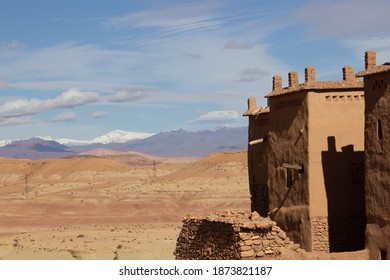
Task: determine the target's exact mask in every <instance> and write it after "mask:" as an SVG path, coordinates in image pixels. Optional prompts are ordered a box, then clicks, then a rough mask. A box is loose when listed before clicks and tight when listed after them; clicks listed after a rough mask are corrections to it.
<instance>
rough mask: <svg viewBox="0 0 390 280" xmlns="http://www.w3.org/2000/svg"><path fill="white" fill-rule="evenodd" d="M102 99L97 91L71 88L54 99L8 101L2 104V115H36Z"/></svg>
mask: <svg viewBox="0 0 390 280" xmlns="http://www.w3.org/2000/svg"><path fill="white" fill-rule="evenodd" d="M99 100H100V95H99V94H98V93H96V92H82V91H80V90H78V89H76V88H75V89H70V90H68V91H66V92H63V93H61V94H60V95H58V96H57V97H55V98H52V99H43V100H42V99H38V98H32V99H16V100H11V101H6V102H5V103H3V104H2V105H0V117H6V118H9V117H21V116H27V115H35V114H37V113H40V112H44V111H47V110H52V109H57V108H73V107H76V106H81V105H85V104H89V103H95V102H98V101H99Z"/></svg>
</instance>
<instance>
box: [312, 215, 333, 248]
mask: <svg viewBox="0 0 390 280" xmlns="http://www.w3.org/2000/svg"><path fill="white" fill-rule="evenodd" d="M311 225H312V235H313V236H312V242H313V247H312V250H313V252H329V234H328V232H329V229H328V217H314V218H312V219H311Z"/></svg>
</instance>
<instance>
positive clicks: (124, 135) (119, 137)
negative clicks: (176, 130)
mask: <svg viewBox="0 0 390 280" xmlns="http://www.w3.org/2000/svg"><path fill="white" fill-rule="evenodd" d="M152 135H154V133H145V132H130V131H125V130H119V129H117V130H113V131H110V132H108V133H107V134H104V135H102V136H99V137H96V138H94V139H93V140H92V141H91V142H92V143H101V144H109V143H126V142H129V141H131V140H135V139H145V138H148V137H150V136H152Z"/></svg>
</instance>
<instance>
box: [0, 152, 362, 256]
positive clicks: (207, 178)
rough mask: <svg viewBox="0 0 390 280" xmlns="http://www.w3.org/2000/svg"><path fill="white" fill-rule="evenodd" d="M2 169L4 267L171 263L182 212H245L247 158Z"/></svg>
mask: <svg viewBox="0 0 390 280" xmlns="http://www.w3.org/2000/svg"><path fill="white" fill-rule="evenodd" d="M1 166H2V169H1V171H0V194H1V198H0V200H1V211H0V259H58V260H66V259H96V260H113V259H127V260H132V259H133V260H135V259H174V257H175V256H174V255H173V251H174V250H175V246H176V240H177V237H178V234H179V232H180V228H181V225H182V224H181V220H182V218H183V217H184V216H186V215H187V214H200V215H207V214H210V213H213V212H219V211H223V210H231V211H232V210H233V211H234V210H241V211H247V210H248V209H250V202H249V201H250V198H249V192H248V178H247V159H246V152H231V153H217V154H212V155H210V156H208V157H205V158H201V159H199V158H157V157H151V156H148V155H145V154H140V153H130V152H129V153H125V154H124V153H117V152H113V151H109V150H103V149H99V150H94V151H92V152H90V153H88V154H84V155H81V156H77V157H71V158H64V159H50V160H36V161H31V160H12V159H1ZM281 258H287V259H367V258H368V254H367V252H366V251H365V250H364V251H359V252H354V253H337V254H320V253H316V254H314V253H306V252H302V253H300V254H299V255H298V254H297V255H285V256H281Z"/></svg>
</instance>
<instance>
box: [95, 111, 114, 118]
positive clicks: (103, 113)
mask: <svg viewBox="0 0 390 280" xmlns="http://www.w3.org/2000/svg"><path fill="white" fill-rule="evenodd" d="M109 114H110V113H109V112H106V111H97V112H93V113H92V114H91V118H93V119H101V118H104V117H106V116H108V115H109Z"/></svg>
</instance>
